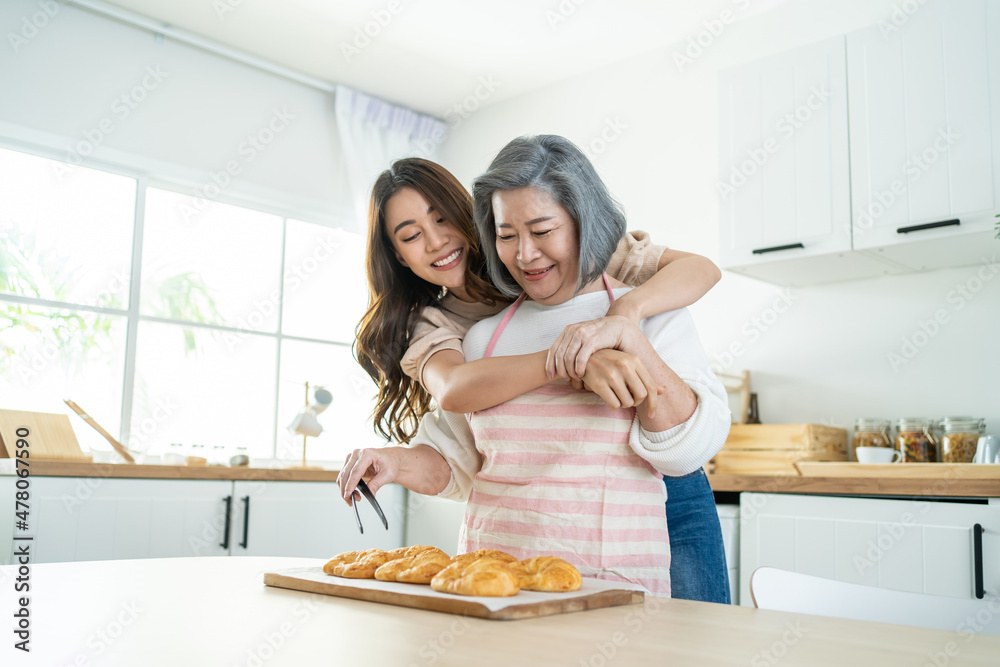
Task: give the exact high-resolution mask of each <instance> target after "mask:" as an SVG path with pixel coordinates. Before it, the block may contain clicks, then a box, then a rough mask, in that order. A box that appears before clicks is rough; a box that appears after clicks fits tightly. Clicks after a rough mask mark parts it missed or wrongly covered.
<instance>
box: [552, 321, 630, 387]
mask: <svg viewBox="0 0 1000 667" xmlns="http://www.w3.org/2000/svg"><path fill="white" fill-rule="evenodd" d="M637 331H638V326H637V325H636V324H635V323H634V322H632V321H631V320H630V319H628V318H626V317H622V316H619V315H612V316H608V317H602V318H600V319H596V320H588V321H586V322H579V323H577V324H571V325H569V326H568V327H566V328H565V329H563V331H562V333H561V334H559V337H558V338H556V340H555V342H554V343H553V344H552V347H550V348H549V353H548V356H546V358H545V372H546V373H547V374H548V376H549V378H550V379H551V378H554V377H556V376H558V377H561V378H563V379H566V380H579V379H582V378H583V376H584V374H585V373H586V372H587V362H588V361H589V360H590V357H591V355H592V354H594V352H596V351H597V350H602V349H617V350H621V349H623V348H624V347H625V342H626V340H627V339H628V338H629V337H630V336H632V335H634V334H635V333H636V332H637ZM639 333H640V335H641V332H639Z"/></svg>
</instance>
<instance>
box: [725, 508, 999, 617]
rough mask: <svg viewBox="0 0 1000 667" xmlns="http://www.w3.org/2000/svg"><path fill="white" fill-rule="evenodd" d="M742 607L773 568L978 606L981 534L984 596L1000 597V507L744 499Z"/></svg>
mask: <svg viewBox="0 0 1000 667" xmlns="http://www.w3.org/2000/svg"><path fill="white" fill-rule="evenodd" d="M740 517H741V518H740V524H741V526H740V528H741V529H740V600H741V604H743V605H751V604H752V602H751V598H750V594H749V586H750V575H751V574H753V571H754V570H755V569H757V568H758V567H761V566H764V565H769V566H772V567H778V568H782V569H786V570H791V571H793V572H801V573H803V574H811V575H815V576H819V577H825V578H828V579H835V580H837V581H846V582H852V583H857V584H863V585H867V586H876V587H879V588H888V589H893V590H899V591H909V592H914V593H924V594H928V595H942V596H948V597H956V598H963V599H969V600H973V599H975V571H976V565H975V563H976V553H975V541H974V526H975V525H976V524H979V525H980V526H982V528H983V529H984V531H985V532H984V533H983V535H982V547H981V554H980V556H981V559H980V561H981V563H982V570H981V571H982V576H983V586H984V589H985V590H986V591H987V592H988V593H989V594H992V595H996V594H998V593H1000V499H990V500H986V499H977V500H970V501H963V502H957V501H956V502H951V501H931V500H888V499H872V498H842V497H830V496H802V495H791V494H787V495H786V494H766V493H743V494H741V495H740Z"/></svg>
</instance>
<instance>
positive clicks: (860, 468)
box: [795, 461, 1000, 479]
mask: <svg viewBox="0 0 1000 667" xmlns="http://www.w3.org/2000/svg"><path fill="white" fill-rule="evenodd" d="M795 467H796V468H798V469H799V472H800V473H801V474H802V476H803V477H894V478H898V477H905V478H913V479H937V478H941V477H948V478H953V479H1000V465H998V464H996V463H856V462H853V461H834V462H823V463H819V462H806V461H799V462H798V463H796V464H795Z"/></svg>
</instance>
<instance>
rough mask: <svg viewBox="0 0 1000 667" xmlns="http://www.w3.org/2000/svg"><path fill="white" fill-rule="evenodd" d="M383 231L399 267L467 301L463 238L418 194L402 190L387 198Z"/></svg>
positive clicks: (466, 249) (466, 248)
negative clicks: (388, 239)
mask: <svg viewBox="0 0 1000 667" xmlns="http://www.w3.org/2000/svg"><path fill="white" fill-rule="evenodd" d="M385 232H386V234H388V236H389V238H390V239H391V240H392V247H393V249H394V250H395V251H396V259H398V260H399V262H400V263H401V264H402V265H403V266H405V267H408V268H409V269H410V270H411V271H413V273H415V274H416V275H417V276H419V277H420V278H423V279H424V280H426V281H427V282H429V283H432V284H434V285H440V286H441V287H446V288H448V291H449V292H453V293H455V296H457V297H459V298H461V299H466V300H467V299H468V297H467V295H466V292H465V268H466V265H467V261H468V260H467V257H466V255H467V254H468V243H467V242H466V239H465V236H463V235H462V233H461V232H460V231H459V230H458V229H457V228H456V227H455V225H453V224H452V223H451V222H450V221H448V220H445V219H444V218H443V217H441V214H440V213H438V212H437V211H436V210H434V207H433V206H432V205H431V204H430V203H429V202H428V201H427V200H426V199H425V198H424V196H423V195H422V194H420V193H419V192H417V191H416V190H414V189H413V188H409V187H404V188H402V189H400V191H399V192H397V193H396V194H394V195H393V196H392V197H390V198H389V201H387V202H386V204H385Z"/></svg>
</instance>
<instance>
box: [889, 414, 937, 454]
mask: <svg viewBox="0 0 1000 667" xmlns="http://www.w3.org/2000/svg"><path fill="white" fill-rule="evenodd" d="M933 427H934V422H933V421H932V420H930V419H920V418H916V417H906V418H903V419H900V420H899V421H897V422H896V429H897V431H898V435H897V436H896V449H897V450H899V455H900V459H899V460H900V461H903V462H907V463H934V462H935V461H937V460H938V457H937V449H938V447H937V440H935V439H934V436H933V435H931V429H932V428H933Z"/></svg>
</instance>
